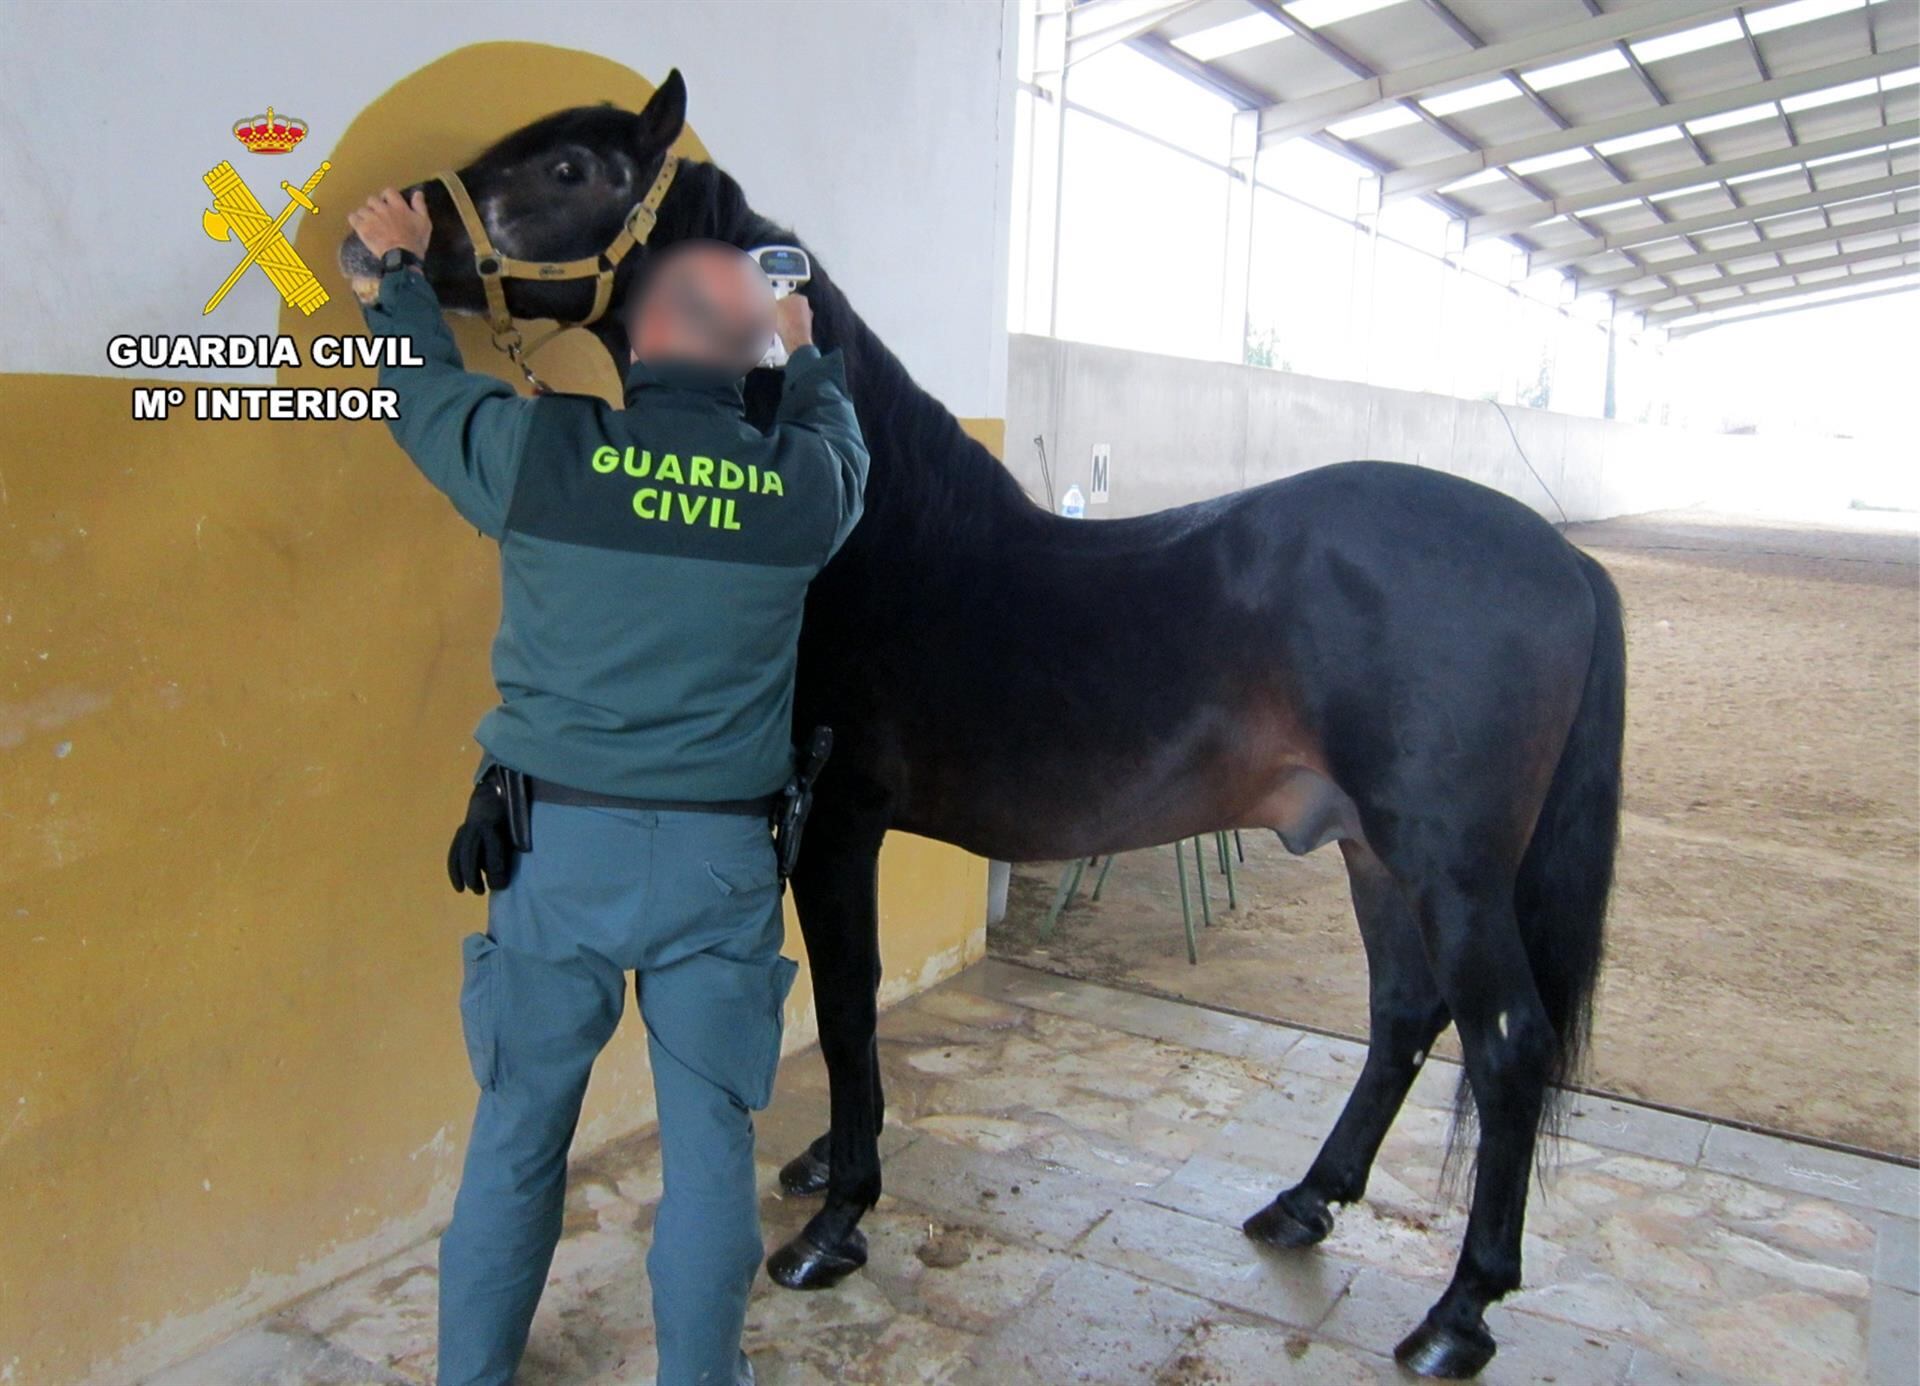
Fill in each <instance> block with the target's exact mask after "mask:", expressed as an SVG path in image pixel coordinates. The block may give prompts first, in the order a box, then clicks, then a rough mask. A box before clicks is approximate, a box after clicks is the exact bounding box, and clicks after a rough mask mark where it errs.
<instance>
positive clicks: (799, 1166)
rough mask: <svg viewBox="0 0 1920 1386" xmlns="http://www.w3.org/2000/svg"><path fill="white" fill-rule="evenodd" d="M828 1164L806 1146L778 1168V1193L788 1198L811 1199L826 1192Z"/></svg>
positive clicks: (811, 1148) (810, 1147)
mask: <svg viewBox="0 0 1920 1386" xmlns="http://www.w3.org/2000/svg"><path fill="white" fill-rule="evenodd" d="M828 1168H829V1166H828V1164H827V1162H826V1160H825V1159H823V1158H822V1157H821V1156H818V1155H816V1154H814V1153H813V1147H812V1146H808V1147H807V1148H806V1149H805V1150H803V1151H801V1152H800V1153H799V1154H798V1155H796V1156H794V1157H793V1158H792V1159H791V1160H789V1161H787V1162H786V1164H784V1165H782V1166H781V1167H780V1192H782V1193H784V1194H786V1195H787V1197H789V1198H812V1197H814V1196H816V1195H818V1194H823V1193H825V1192H826V1191H827V1173H828Z"/></svg>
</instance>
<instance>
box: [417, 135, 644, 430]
mask: <svg viewBox="0 0 1920 1386" xmlns="http://www.w3.org/2000/svg"><path fill="white" fill-rule="evenodd" d="M679 168H680V156H679V155H677V154H669V155H667V157H666V160H665V161H664V162H663V163H662V164H661V165H660V173H659V176H658V177H656V178H655V179H654V180H653V186H652V187H651V188H648V189H647V195H646V196H645V197H643V198H641V199H640V200H639V201H638V202H636V203H635V204H634V205H633V208H632V210H631V211H629V212H628V213H627V216H626V220H625V221H624V222H622V223H621V226H620V234H618V235H617V236H615V237H614V238H613V240H612V241H611V242H610V243H609V244H608V245H607V248H606V249H605V250H602V251H601V252H600V253H599V254H598V255H589V256H587V257H586V258H585V259H583V260H516V259H514V258H513V257H512V256H510V255H502V254H501V253H500V252H499V250H498V249H496V248H495V246H494V244H493V240H492V238H491V237H490V236H488V235H487V228H486V225H485V224H484V223H483V222H482V221H481V220H480V212H479V210H478V209H477V208H475V206H474V205H473V199H472V198H471V197H469V196H468V195H467V188H466V184H464V183H462V182H461V181H460V175H459V174H458V173H455V172H454V171H453V170H451V169H449V170H448V171H447V172H445V173H437V174H435V175H434V177H435V178H436V179H438V180H439V182H440V183H441V185H442V186H443V187H445V188H446V190H447V196H449V197H451V198H452V199H453V206H454V210H455V211H457V212H459V213H460V221H461V223H462V224H463V225H464V226H465V227H466V228H467V239H468V240H470V241H472V242H473V268H474V272H475V273H476V274H478V275H479V276H480V287H481V288H482V289H484V290H485V291H486V295H487V326H488V327H489V328H491V329H492V330H493V345H494V348H495V350H497V351H504V352H505V353H506V354H507V355H508V356H510V357H512V358H513V364H514V365H516V366H518V367H519V368H520V373H521V374H522V375H524V376H526V378H527V383H528V384H529V385H531V386H533V388H534V389H536V390H539V391H541V392H543V393H544V392H545V390H546V388H547V387H546V386H545V385H544V384H542V383H541V381H540V378H539V377H538V376H536V375H535V374H534V373H533V370H532V368H531V367H530V366H528V365H527V358H528V357H529V356H532V355H533V353H534V352H536V351H538V350H539V349H540V348H541V347H543V346H545V345H546V344H547V343H548V342H549V341H551V340H553V338H554V337H556V336H558V335H559V334H560V333H562V332H564V331H566V329H567V328H569V327H584V326H586V325H587V324H588V323H594V322H598V321H600V319H601V318H602V317H604V316H605V315H606V311H607V307H608V305H609V304H610V303H611V302H612V300H613V280H614V276H615V274H616V273H618V271H619V269H620V262H621V261H622V260H624V259H626V258H627V253H628V252H629V251H631V250H632V249H633V248H634V247H635V246H636V245H645V244H646V243H647V237H649V236H651V235H652V234H653V226H654V222H655V221H657V220H658V219H659V215H660V203H661V202H662V201H663V200H664V199H665V198H666V195H667V189H668V188H670V187H672V186H673V175H674V174H675V173H677V172H678V171H679ZM509 279H532V280H536V281H538V282H540V283H543V284H552V283H557V282H559V281H562V280H567V279H592V280H593V281H594V286H593V307H592V309H590V310H589V311H588V313H587V315H586V316H585V317H584V318H574V319H565V318H562V319H560V320H559V322H560V325H559V326H558V327H556V328H554V329H553V331H551V332H549V333H547V334H546V335H545V336H543V337H541V338H540V339H539V340H538V341H536V342H535V343H534V344H533V345H532V346H527V345H526V344H525V342H524V340H523V339H522V337H521V335H520V329H518V328H517V327H515V326H514V325H513V314H512V313H511V312H509V311H508V309H507V287H506V282H505V281H507V280H509Z"/></svg>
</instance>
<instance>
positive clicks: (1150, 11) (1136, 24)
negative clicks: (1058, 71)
mask: <svg viewBox="0 0 1920 1386" xmlns="http://www.w3.org/2000/svg"><path fill="white" fill-rule="evenodd" d="M1201 3H1202V0H1105V3H1100V0H1094V2H1093V3H1083V4H1079V5H1075V6H1074V7H1073V8H1072V9H1070V10H1068V11H1067V66H1068V67H1072V66H1073V65H1074V64H1076V63H1082V62H1085V61H1086V60H1087V59H1088V58H1091V57H1094V56H1096V55H1097V54H1100V53H1104V52H1106V50H1107V49H1109V48H1112V47H1115V46H1116V45H1118V44H1122V43H1125V42H1127V40H1129V39H1132V38H1135V37H1137V36H1138V35H1140V34H1144V33H1146V32H1147V31H1148V30H1150V29H1155V28H1158V27H1159V26H1160V25H1162V24H1164V23H1166V21H1167V20H1169V19H1172V18H1173V17H1174V16H1175V15H1177V14H1180V13H1181V12H1182V11H1185V10H1190V9H1192V8H1194V6H1196V5H1198V4H1201Z"/></svg>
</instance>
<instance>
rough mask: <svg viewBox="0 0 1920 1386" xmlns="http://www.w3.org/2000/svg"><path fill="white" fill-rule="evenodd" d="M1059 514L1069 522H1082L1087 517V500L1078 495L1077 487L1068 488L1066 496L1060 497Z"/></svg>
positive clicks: (1078, 489)
mask: <svg viewBox="0 0 1920 1386" xmlns="http://www.w3.org/2000/svg"><path fill="white" fill-rule="evenodd" d="M1060 513H1061V514H1062V515H1065V516H1066V517H1067V518H1068V519H1069V520H1083V519H1085V518H1086V515H1087V498H1086V497H1085V496H1083V495H1081V494H1080V488H1079V487H1078V486H1069V487H1068V488H1067V494H1066V495H1064V496H1062V497H1060Z"/></svg>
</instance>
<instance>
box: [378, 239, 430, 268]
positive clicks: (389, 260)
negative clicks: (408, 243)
mask: <svg viewBox="0 0 1920 1386" xmlns="http://www.w3.org/2000/svg"><path fill="white" fill-rule="evenodd" d="M419 268H420V257H419V256H418V255H415V254H414V253H413V252H412V251H411V250H408V249H407V248H406V247H405V246H399V245H397V246H395V247H394V248H393V249H392V250H389V251H388V252H387V253H386V254H385V255H382V256H381V257H380V273H382V274H392V273H394V272H395V271H396V270H403V269H419Z"/></svg>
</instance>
